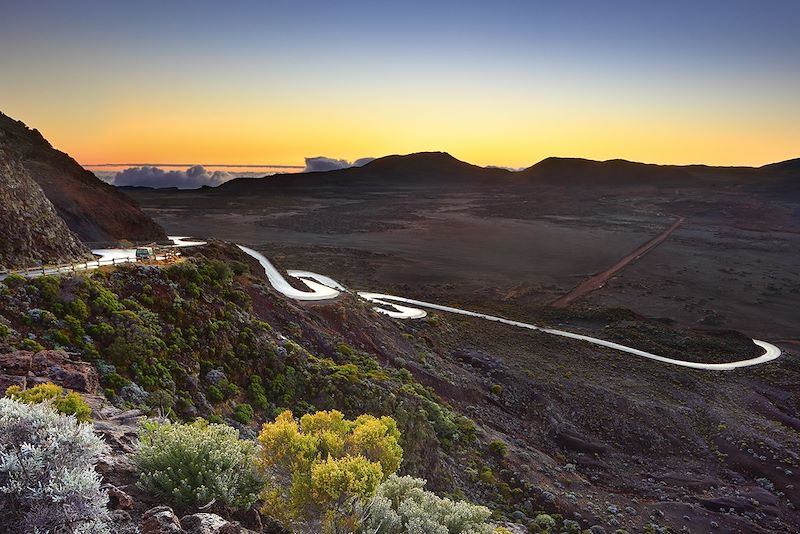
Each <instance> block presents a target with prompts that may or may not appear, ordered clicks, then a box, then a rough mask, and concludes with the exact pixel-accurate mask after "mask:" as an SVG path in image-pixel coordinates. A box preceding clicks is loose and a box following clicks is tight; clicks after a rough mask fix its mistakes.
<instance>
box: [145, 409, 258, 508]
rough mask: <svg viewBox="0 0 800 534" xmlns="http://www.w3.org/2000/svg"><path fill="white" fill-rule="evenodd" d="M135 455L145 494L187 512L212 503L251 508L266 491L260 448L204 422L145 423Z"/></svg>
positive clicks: (229, 430) (226, 428)
mask: <svg viewBox="0 0 800 534" xmlns="http://www.w3.org/2000/svg"><path fill="white" fill-rule="evenodd" d="M139 443H140V450H139V452H138V454H137V455H136V457H135V461H136V465H137V466H138V468H139V471H140V473H141V475H140V477H139V484H140V486H141V487H142V488H144V489H145V490H147V491H149V492H151V493H153V494H154V495H157V496H159V497H162V498H165V499H167V500H168V501H169V502H170V504H172V505H173V506H174V507H175V508H177V509H179V510H181V511H186V510H189V509H193V508H197V507H200V506H204V505H206V504H208V503H210V502H211V501H216V502H218V503H220V504H223V505H227V506H233V507H237V508H247V507H249V506H250V505H252V504H253V503H254V502H255V500H256V496H257V494H258V491H259V489H260V487H261V484H260V482H259V480H258V477H257V475H256V473H255V470H254V465H253V460H254V452H255V446H254V444H253V443H252V442H250V441H246V440H242V439H239V432H238V431H237V430H236V429H235V428H232V427H230V426H227V425H220V424H215V423H208V422H207V421H205V420H202V419H199V420H197V421H195V422H194V423H191V424H178V423H164V424H159V423H155V422H148V423H146V424H145V425H144V426H143V428H142V431H141V432H140V434H139Z"/></svg>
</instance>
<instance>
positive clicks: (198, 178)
mask: <svg viewBox="0 0 800 534" xmlns="http://www.w3.org/2000/svg"><path fill="white" fill-rule="evenodd" d="M231 178H233V175H231V174H229V173H227V172H225V171H213V172H210V171H208V170H206V168H205V167H203V166H202V165H195V166H193V167H189V168H188V169H186V170H185V171H165V170H164V169H159V168H158V167H131V168H129V169H125V170H124V171H120V172H118V173H117V174H116V175H115V176H114V178H113V179H112V180H111V181H110V183H111V184H113V185H116V186H117V187H121V186H126V185H129V186H131V185H133V186H141V187H155V188H161V187H177V188H178V189H197V188H198V187H202V186H204V185H209V186H212V187H215V186H218V185H220V184H222V183H224V182H227V181H228V180H230V179H231Z"/></svg>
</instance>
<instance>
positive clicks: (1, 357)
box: [0, 350, 100, 393]
mask: <svg viewBox="0 0 800 534" xmlns="http://www.w3.org/2000/svg"><path fill="white" fill-rule="evenodd" d="M45 382H53V383H54V384H58V385H59V386H63V387H65V388H67V389H71V390H73V391H78V392H81V393H94V392H95V391H96V390H97V387H98V385H99V383H100V382H99V379H98V376H97V371H96V370H95V368H94V367H93V366H92V364H90V363H87V362H80V361H75V360H71V359H70V357H69V355H68V354H67V353H66V352H64V351H60V350H43V351H40V352H37V353H33V352H30V351H25V350H17V351H14V352H9V353H7V354H0V387H3V385H4V384H5V387H8V385H11V384H19V385H21V386H23V387H31V386H35V385H37V384H43V383H45ZM3 391H5V388H3Z"/></svg>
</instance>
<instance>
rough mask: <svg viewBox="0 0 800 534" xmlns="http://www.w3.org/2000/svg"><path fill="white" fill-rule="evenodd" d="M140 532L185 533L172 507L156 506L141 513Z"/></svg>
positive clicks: (153, 533) (159, 533) (146, 533)
mask: <svg viewBox="0 0 800 534" xmlns="http://www.w3.org/2000/svg"><path fill="white" fill-rule="evenodd" d="M142 534H186V531H185V530H183V528H181V523H180V521H178V517H177V516H176V515H175V512H173V511H172V508H170V507H169V506H156V507H155V508H150V509H149V510H147V511H146V512H145V513H144V514H143V515H142Z"/></svg>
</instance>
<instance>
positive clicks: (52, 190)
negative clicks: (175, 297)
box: [0, 113, 167, 242]
mask: <svg viewBox="0 0 800 534" xmlns="http://www.w3.org/2000/svg"><path fill="white" fill-rule="evenodd" d="M0 132H2V133H3V134H4V136H5V142H6V143H5V144H6V149H7V151H8V152H9V153H11V154H13V155H14V156H15V157H17V158H18V159H19V161H20V162H21V163H22V165H23V166H24V167H25V169H26V171H27V173H28V174H29V175H30V176H31V177H32V178H33V180H34V181H35V182H36V183H37V184H39V187H41V188H42V190H43V191H44V194H45V196H47V198H48V199H49V200H50V202H51V203H52V204H53V206H55V209H56V212H57V213H58V215H59V216H60V217H61V218H62V219H63V220H64V221H65V222H66V223H67V226H68V227H69V229H70V230H72V231H73V232H74V233H75V234H77V235H78V237H80V239H82V240H83V241H85V242H104V241H119V240H123V239H127V240H130V241H160V240H165V239H166V237H167V236H166V234H165V233H164V230H163V229H162V228H161V227H160V226H159V225H158V224H156V223H155V222H154V221H153V220H152V219H150V217H148V216H147V215H145V214H144V213H143V212H142V210H141V209H139V206H138V205H137V204H136V202H135V201H133V200H132V199H131V198H129V197H128V196H126V195H125V194H123V193H122V192H121V191H118V190H117V189H116V188H115V187H113V186H110V185H108V184H106V183H105V182H103V181H101V180H100V179H98V178H97V177H96V176H95V175H94V174H93V173H91V172H89V171H87V170H86V169H84V168H83V167H81V166H80V165H79V164H78V162H76V161H75V160H74V159H72V158H71V157H69V155H68V154H66V153H64V152H61V151H59V150H56V149H55V148H53V147H52V145H51V144H50V143H48V142H47V140H46V139H45V138H44V137H42V134H41V133H39V131H38V130H34V129H30V128H28V127H27V126H26V125H25V124H24V123H23V122H22V121H16V120H14V119H12V118H10V117H8V116H7V115H4V114H2V113H0Z"/></svg>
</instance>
